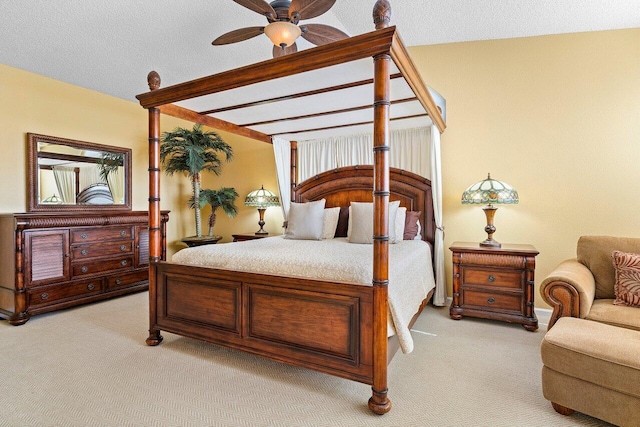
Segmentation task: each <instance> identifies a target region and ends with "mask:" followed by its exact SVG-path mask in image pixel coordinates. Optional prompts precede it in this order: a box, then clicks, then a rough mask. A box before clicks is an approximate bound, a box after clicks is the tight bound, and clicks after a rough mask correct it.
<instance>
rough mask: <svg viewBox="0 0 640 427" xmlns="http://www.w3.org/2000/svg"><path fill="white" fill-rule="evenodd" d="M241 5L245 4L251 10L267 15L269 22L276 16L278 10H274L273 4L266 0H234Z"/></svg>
mask: <svg viewBox="0 0 640 427" xmlns="http://www.w3.org/2000/svg"><path fill="white" fill-rule="evenodd" d="M233 1H234V2H236V3H238V4H239V5H240V6H244V7H246V8H247V9H249V10H253V11H254V12H257V13H259V14H260V15H264V16H266V17H267V19H268V20H269V22H271V20H273V19H275V18H276V11H275V10H273V8H272V7H271V5H270V4H269V3H267V2H265V1H264V0H233Z"/></svg>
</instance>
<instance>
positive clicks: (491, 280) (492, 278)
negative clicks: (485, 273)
mask: <svg viewBox="0 0 640 427" xmlns="http://www.w3.org/2000/svg"><path fill="white" fill-rule="evenodd" d="M489 281H490V282H495V281H496V278H495V277H493V275H491V274H490V275H489Z"/></svg>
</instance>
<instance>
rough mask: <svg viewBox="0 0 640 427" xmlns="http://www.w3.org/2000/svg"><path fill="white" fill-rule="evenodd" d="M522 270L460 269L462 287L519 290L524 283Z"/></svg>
mask: <svg viewBox="0 0 640 427" xmlns="http://www.w3.org/2000/svg"><path fill="white" fill-rule="evenodd" d="M523 274H524V273H523V271H522V270H500V269H495V268H494V269H484V268H478V267H463V268H462V285H463V286H464V285H476V286H496V287H499V288H515V289H521V288H522V286H523V283H524V280H523V277H524V276H523Z"/></svg>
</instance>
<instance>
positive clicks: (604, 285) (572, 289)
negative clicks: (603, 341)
mask: <svg viewBox="0 0 640 427" xmlns="http://www.w3.org/2000/svg"><path fill="white" fill-rule="evenodd" d="M614 250H618V251H622V252H629V253H636V254H637V253H640V238H625V237H610V236H582V237H580V239H579V240H578V245H577V250H576V255H577V256H576V258H573V259H568V260H565V261H563V262H562V263H560V265H558V267H557V268H556V269H555V270H553V271H552V272H551V274H549V276H548V277H546V278H545V279H544V281H543V282H542V285H541V287H540V293H541V294H542V297H543V299H544V300H545V301H546V302H547V303H548V304H549V305H551V307H552V308H553V313H552V315H551V319H550V321H549V326H548V328H549V329H551V327H552V326H553V325H554V324H555V322H556V321H557V320H558V319H559V318H561V317H566V316H570V317H578V318H582V319H588V320H593V321H596V322H601V323H607V324H610V325H614V326H621V327H624V328H627V329H634V330H638V331H640V308H637V307H628V306H623V305H614V304H613V301H614V299H615V294H614V285H615V269H614V266H613V262H612V259H611V254H612V252H613V251H614Z"/></svg>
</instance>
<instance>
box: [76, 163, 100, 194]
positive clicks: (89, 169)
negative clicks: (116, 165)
mask: <svg viewBox="0 0 640 427" xmlns="http://www.w3.org/2000/svg"><path fill="white" fill-rule="evenodd" d="M77 168H78V169H79V170H80V177H79V178H80V191H82V190H83V189H85V188H87V187H89V186H90V185H93V184H95V183H98V182H103V181H102V179H101V178H100V170H99V169H98V165H94V164H90V165H83V166H77Z"/></svg>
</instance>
